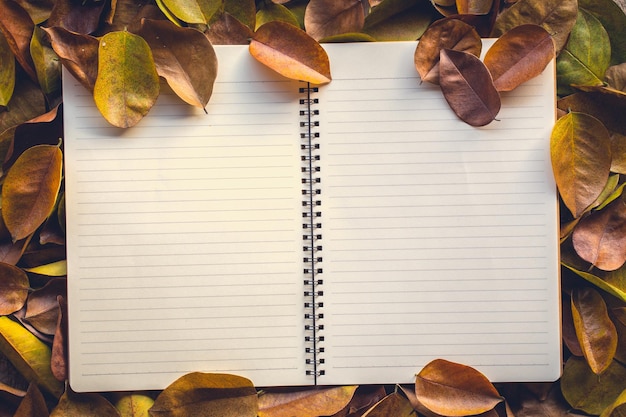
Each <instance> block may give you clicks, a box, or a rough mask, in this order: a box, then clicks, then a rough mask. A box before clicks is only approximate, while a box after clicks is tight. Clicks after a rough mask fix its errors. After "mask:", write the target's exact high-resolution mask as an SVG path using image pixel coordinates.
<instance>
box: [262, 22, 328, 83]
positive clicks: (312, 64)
mask: <svg viewBox="0 0 626 417" xmlns="http://www.w3.org/2000/svg"><path fill="white" fill-rule="evenodd" d="M250 54H252V56H253V57H254V58H255V59H256V60H258V61H259V62H261V63H263V64H265V65H267V66H268V67H269V68H271V69H273V70H274V71H276V72H278V73H279V74H281V75H283V76H285V77H287V78H291V79H294V80H302V81H308V82H310V83H313V84H326V83H329V82H330V80H331V75H330V62H329V59H328V55H327V54H326V51H324V49H323V48H322V47H321V45H320V44H319V43H318V42H317V41H316V40H315V39H313V38H311V37H310V36H309V35H307V34H306V32H304V31H303V30H301V29H298V28H297V27H295V26H293V25H290V24H289V23H285V22H280V21H273V22H269V23H266V24H264V25H263V26H261V27H260V28H259V30H257V31H256V32H255V34H254V36H253V38H252V41H251V42H250Z"/></svg>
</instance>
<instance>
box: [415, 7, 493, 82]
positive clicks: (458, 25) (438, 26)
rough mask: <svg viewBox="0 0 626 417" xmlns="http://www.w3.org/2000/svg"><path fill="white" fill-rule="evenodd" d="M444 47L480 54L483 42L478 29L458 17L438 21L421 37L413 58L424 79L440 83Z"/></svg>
mask: <svg viewBox="0 0 626 417" xmlns="http://www.w3.org/2000/svg"><path fill="white" fill-rule="evenodd" d="M443 49H453V50H455V51H463V52H468V53H470V54H473V55H475V56H480V51H481V49H482V42H481V39H480V36H479V35H478V33H476V30H475V29H474V28H473V27H472V26H470V25H468V24H467V23H464V22H462V21H460V20H458V19H452V18H445V19H441V20H438V21H436V22H435V23H433V24H432V25H430V27H429V28H428V29H427V30H426V32H424V35H422V37H421V38H420V41H419V43H418V44H417V47H416V48H415V54H414V56H413V60H414V62H415V68H416V69H417V72H418V73H419V75H420V77H421V79H422V81H427V82H430V83H433V84H439V59H440V56H441V51H442V50H443Z"/></svg>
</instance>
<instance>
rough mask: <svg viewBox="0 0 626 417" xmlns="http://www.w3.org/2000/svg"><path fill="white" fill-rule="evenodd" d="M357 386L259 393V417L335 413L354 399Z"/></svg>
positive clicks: (307, 416) (299, 416)
mask: <svg viewBox="0 0 626 417" xmlns="http://www.w3.org/2000/svg"><path fill="white" fill-rule="evenodd" d="M356 389H357V387H356V386H343V387H334V388H313V389H310V388H306V389H304V390H294V391H292V392H285V393H283V392H276V393H274V392H266V393H263V394H261V395H259V417H290V416H298V417H316V416H328V415H333V414H335V413H336V412H338V411H339V410H341V409H343V408H344V407H345V406H346V405H347V404H348V403H349V402H350V400H351V399H352V396H353V395H354V392H355V390H356Z"/></svg>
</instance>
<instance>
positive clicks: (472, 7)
mask: <svg viewBox="0 0 626 417" xmlns="http://www.w3.org/2000/svg"><path fill="white" fill-rule="evenodd" d="M496 1H497V0H496ZM493 2H494V0H456V9H457V10H458V12H459V14H475V15H482V14H488V13H489V11H491V7H492V5H493Z"/></svg>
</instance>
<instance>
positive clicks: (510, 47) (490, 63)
mask: <svg viewBox="0 0 626 417" xmlns="http://www.w3.org/2000/svg"><path fill="white" fill-rule="evenodd" d="M554 56H555V49H554V41H553V40H552V36H551V35H550V34H549V33H548V32H547V31H546V30H545V29H544V28H543V27H541V26H539V25H521V26H516V27H515V28H513V29H511V30H510V31H508V32H507V33H505V34H504V35H502V36H501V37H500V38H498V40H496V42H495V43H494V44H493V45H492V46H491V48H489V50H488V51H487V53H486V54H485V58H484V62H485V66H487V68H488V69H489V72H490V73H491V76H492V78H493V84H494V85H495V87H496V90H498V91H511V90H513V89H514V88H516V87H517V86H519V85H520V84H522V83H524V82H526V81H528V80H530V79H531V78H534V77H536V76H537V75H539V74H541V73H542V72H543V70H544V69H545V67H546V65H548V63H549V62H550V61H552V59H554Z"/></svg>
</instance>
